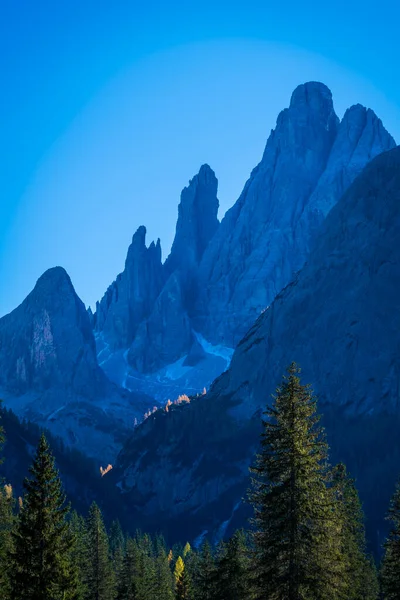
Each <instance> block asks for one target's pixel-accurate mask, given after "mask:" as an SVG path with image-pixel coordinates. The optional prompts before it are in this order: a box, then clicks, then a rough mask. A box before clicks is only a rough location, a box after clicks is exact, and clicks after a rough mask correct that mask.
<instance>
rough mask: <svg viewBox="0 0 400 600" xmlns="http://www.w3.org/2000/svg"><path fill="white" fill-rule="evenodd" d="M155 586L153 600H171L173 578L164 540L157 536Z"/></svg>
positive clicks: (172, 595)
mask: <svg viewBox="0 0 400 600" xmlns="http://www.w3.org/2000/svg"><path fill="white" fill-rule="evenodd" d="M155 571H156V578H155V581H156V585H155V590H154V600H172V599H173V597H174V591H173V590H174V578H173V574H172V572H171V569H170V562H169V559H168V553H167V549H166V547H165V541H164V538H163V537H161V536H158V537H157V538H156V541H155Z"/></svg>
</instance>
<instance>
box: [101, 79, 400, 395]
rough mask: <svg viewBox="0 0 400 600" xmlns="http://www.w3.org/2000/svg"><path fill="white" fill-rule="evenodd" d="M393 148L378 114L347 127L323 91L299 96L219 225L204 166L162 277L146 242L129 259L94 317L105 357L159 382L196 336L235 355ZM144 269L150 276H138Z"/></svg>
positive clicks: (349, 116)
mask: <svg viewBox="0 0 400 600" xmlns="http://www.w3.org/2000/svg"><path fill="white" fill-rule="evenodd" d="M394 145H395V144H394V141H393V139H392V137H391V136H390V135H389V134H388V133H387V131H386V130H385V129H384V127H383V125H382V123H381V121H380V120H379V119H378V118H377V117H376V115H375V114H374V113H373V112H372V111H371V110H368V109H366V108H364V107H362V106H360V105H356V106H353V107H351V108H350V109H349V110H347V111H346V113H345V115H344V117H343V119H342V121H341V122H340V121H339V119H338V117H337V116H336V114H335V111H334V108H333V102H332V95H331V92H330V90H329V89H328V88H327V87H326V86H325V85H323V84H321V83H316V82H310V83H306V84H304V85H300V86H299V87H298V88H297V89H296V90H295V91H294V92H293V95H292V98H291V101H290V105H289V108H287V109H285V110H283V111H282V112H281V114H280V115H279V116H278V119H277V124H276V128H275V129H274V130H273V131H272V132H271V135H270V137H269V139H268V142H267V145H266V148H265V151H264V154H263V157H262V159H261V162H260V163H259V165H258V166H257V167H256V168H255V169H254V170H253V172H252V174H251V176H250V178H249V180H248V181H247V183H246V185H245V187H244V189H243V192H242V194H241V196H240V197H239V199H238V200H237V202H236V203H235V204H234V205H233V207H232V208H231V209H230V210H229V211H228V212H227V213H226V215H225V217H224V218H223V220H222V221H221V224H219V222H218V218H217V212H218V199H217V179H216V177H215V174H214V172H213V171H212V169H210V167H209V166H208V165H203V166H202V167H201V169H200V171H199V173H198V174H197V175H196V176H195V177H194V178H193V179H192V180H191V181H190V183H189V186H188V187H186V188H185V189H184V190H183V192H182V194H181V201H180V204H179V210H178V222H177V227H176V235H175V240H174V243H173V245H172V249H171V253H170V255H169V257H168V258H167V260H166V262H165V263H164V265H163V266H162V269H161V264H160V258H159V257H158V256H157V259H156V265H157V267H156V268H155V267H154V266H152V267H151V268H150V267H149V265H148V263H146V260H147V259H145V258H144V257H145V256H146V257H147V252H148V253H149V254H150V249H149V251H147V250H146V248H145V245H144V238H143V236H142V238H143V239H142V241H141V245H140V248H141V252H140V253H138V252H135V254H134V256H135V260H127V264H126V268H125V271H124V273H123V274H122V275H120V276H119V278H118V279H117V281H116V282H115V283H114V284H113V285H112V286H111V287H110V289H109V291H108V292H107V294H106V296H105V297H104V298H103V300H102V302H101V303H100V304H99V306H98V308H97V311H96V331H97V333H98V334H99V335H100V337H101V344H100V345H99V349H100V350H102V349H103V348H104V344H106V345H107V347H108V350H109V351H113V350H114V349H115V348H124V349H128V348H130V349H129V352H128V353H127V354H126V356H127V358H128V361H129V364H130V368H133V369H134V370H135V371H136V372H141V373H153V372H154V371H157V370H158V369H160V368H162V367H165V366H166V365H168V364H170V362H174V361H176V360H177V359H179V358H181V357H185V356H186V355H187V354H188V353H189V352H190V351H191V348H192V345H193V340H194V339H195V338H196V335H197V334H199V333H200V334H201V335H202V336H203V338H204V339H205V340H206V341H207V342H209V343H211V344H213V345H214V346H215V345H221V346H223V347H225V348H226V347H229V348H234V347H235V346H236V344H237V343H238V342H239V340H240V339H241V338H242V336H243V335H244V334H245V333H246V331H247V330H248V329H249V327H251V325H252V324H253V323H254V321H255V319H256V318H257V317H258V316H259V314H260V313H261V312H262V311H263V310H264V309H265V308H266V307H267V306H269V305H270V304H271V302H272V301H273V299H274V298H275V297H276V295H277V294H278V293H279V292H280V291H281V290H282V289H283V288H284V287H285V286H286V285H287V284H288V283H289V282H290V281H291V279H292V277H293V275H294V274H295V273H296V272H297V271H298V270H299V269H301V267H302V266H303V265H304V262H305V260H306V258H307V256H308V254H309V251H310V248H311V246H312V244H313V241H314V239H315V236H316V235H317V233H318V231H319V229H320V227H321V224H322V223H323V221H324V219H325V217H326V215H327V214H328V213H329V211H330V209H331V208H332V207H333V206H334V205H335V204H336V202H337V201H338V199H339V198H340V197H341V195H342V194H343V193H344V191H345V190H346V189H347V188H348V186H349V185H350V184H351V183H352V181H353V180H354V178H355V177H356V176H357V175H358V174H359V173H360V171H361V170H362V169H363V168H364V166H365V165H366V164H368V162H369V161H370V160H371V159H372V158H373V157H374V156H376V155H377V154H379V153H381V152H383V151H385V150H388V149H390V148H392V147H393V146H394ZM139 231H143V228H141V229H140V230H139ZM136 235H137V234H136ZM152 261H153V259H152V260H151V263H150V264H151V265H153V262H152ZM138 265H142V267H138ZM141 268H143V272H144V273H149V274H150V276H148V277H147V278H144V276H142V277H138V276H137V275H136V273H137V270H138V269H139V270H140V269H141ZM161 271H162V274H160V273H161ZM173 274H174V278H173V279H172V280H171V279H170V278H171V276H172V275H173ZM155 282H156V283H155ZM174 294H175V297H174ZM135 297H136V300H135V301H133V300H132V299H133V298H135ZM138 298H140V302H139V301H138ZM177 311H180V315H178V312H177ZM168 361H169V362H168ZM124 368H126V367H124ZM128 368H129V367H128ZM196 368H197V367H195V369H196ZM122 370H123V368H122V367H121V368H120V369H119V371H122ZM204 383H205V385H207V383H208V381H205V382H204Z"/></svg>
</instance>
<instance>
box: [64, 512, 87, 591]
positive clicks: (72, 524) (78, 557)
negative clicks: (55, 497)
mask: <svg viewBox="0 0 400 600" xmlns="http://www.w3.org/2000/svg"><path fill="white" fill-rule="evenodd" d="M69 528H70V531H71V535H72V537H73V544H72V547H71V550H70V562H71V565H72V568H73V570H74V573H75V577H76V580H77V600H84V598H86V592H87V589H86V584H85V574H86V572H87V561H88V559H89V557H88V555H87V552H86V523H85V519H84V518H83V517H82V516H81V515H78V513H77V512H76V511H73V512H72V513H71V518H70V521H69Z"/></svg>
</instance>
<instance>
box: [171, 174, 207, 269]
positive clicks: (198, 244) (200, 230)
mask: <svg viewBox="0 0 400 600" xmlns="http://www.w3.org/2000/svg"><path fill="white" fill-rule="evenodd" d="M217 188H218V181H217V178H216V177H215V173H214V171H213V170H212V169H211V168H210V167H209V166H208V165H203V166H202V167H201V168H200V171H199V172H198V174H197V175H195V176H194V177H193V179H191V181H190V182H189V185H188V187H185V188H184V189H183V191H182V194H181V201H180V203H179V206H178V221H177V224H176V233H175V239H174V242H173V244H172V248H171V253H170V255H169V256H168V258H167V260H166V261H165V270H166V272H167V273H168V274H171V273H172V272H173V271H175V270H176V269H178V270H180V271H184V272H187V271H188V270H189V269H192V268H194V267H197V266H198V265H199V263H200V260H201V258H202V256H203V254H204V251H205V249H206V248H207V245H208V243H209V241H210V239H211V238H212V237H213V235H214V234H215V232H216V231H217V229H218V225H219V221H218V217H217V214H218V207H219V202H218V198H217Z"/></svg>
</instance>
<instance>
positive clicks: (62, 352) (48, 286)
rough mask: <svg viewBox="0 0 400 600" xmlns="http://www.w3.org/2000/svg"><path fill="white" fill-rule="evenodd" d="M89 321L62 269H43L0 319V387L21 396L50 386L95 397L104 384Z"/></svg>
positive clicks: (81, 303)
mask: <svg viewBox="0 0 400 600" xmlns="http://www.w3.org/2000/svg"><path fill="white" fill-rule="evenodd" d="M104 381H105V376H104V374H103V373H102V371H101V369H99V367H98V365H97V359H96V348H95V343H94V338H93V333H92V329H91V325H90V318H89V315H88V314H87V312H86V309H85V306H84V304H83V302H82V301H81V300H80V299H79V298H78V296H77V295H76V293H75V290H74V288H73V286H72V283H71V280H70V278H69V276H68V275H67V273H66V271H65V270H64V269H62V268H61V267H55V268H53V269H49V270H48V271H46V272H45V273H44V274H43V275H42V276H41V277H40V279H39V280H38V282H37V284H36V286H35V288H34V290H33V291H32V292H31V293H30V294H29V296H27V298H26V299H25V300H24V302H23V303H22V304H21V305H20V306H19V307H18V308H16V309H15V310H14V311H13V312H11V313H10V314H9V315H6V316H5V317H3V318H2V319H0V385H4V386H5V387H7V389H9V390H10V391H13V392H17V393H23V392H25V391H27V390H29V389H35V390H37V391H44V390H46V389H47V388H49V387H51V386H62V387H70V388H71V389H73V390H74V391H76V392H77V393H82V392H83V393H85V394H86V393H88V394H90V395H93V396H94V395H95V394H96V393H97V392H98V391H99V387H101V386H102V385H103V384H104Z"/></svg>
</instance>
